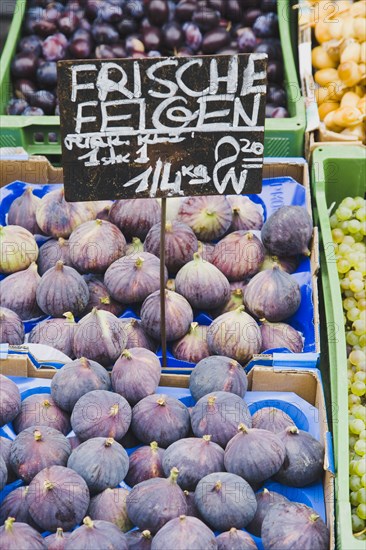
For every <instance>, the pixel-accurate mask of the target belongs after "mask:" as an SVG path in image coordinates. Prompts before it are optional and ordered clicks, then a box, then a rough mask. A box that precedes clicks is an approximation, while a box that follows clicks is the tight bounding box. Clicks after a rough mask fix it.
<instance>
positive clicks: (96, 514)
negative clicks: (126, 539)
mask: <svg viewBox="0 0 366 550" xmlns="http://www.w3.org/2000/svg"><path fill="white" fill-rule="evenodd" d="M128 493H129V491H128V490H127V489H123V488H121V487H116V488H114V489H111V488H110V487H108V488H107V489H105V490H104V491H103V492H102V493H99V494H98V495H96V496H94V497H92V498H91V499H90V506H89V510H88V516H90V517H91V518H92V519H93V520H95V519H101V520H103V521H109V522H110V523H114V524H115V525H117V527H119V529H121V531H123V532H124V533H125V532H126V531H129V530H130V529H132V527H133V525H132V523H131V522H130V520H129V518H128V516H127V507H126V499H127V495H128Z"/></svg>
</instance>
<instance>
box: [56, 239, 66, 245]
mask: <svg viewBox="0 0 366 550" xmlns="http://www.w3.org/2000/svg"><path fill="white" fill-rule="evenodd" d="M57 242H58V244H59V245H60V246H64V244H65V243H66V239H63V238H62V237H59V238H58V241H57Z"/></svg>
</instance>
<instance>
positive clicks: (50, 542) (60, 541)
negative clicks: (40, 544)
mask: <svg viewBox="0 0 366 550" xmlns="http://www.w3.org/2000/svg"><path fill="white" fill-rule="evenodd" d="M70 535H71V533H64V531H63V529H62V528H61V527H58V528H57V531H56V533H54V534H53V535H48V537H45V539H44V541H45V543H46V544H47V548H48V550H65V545H66V541H67V539H68V538H69V537H70Z"/></svg>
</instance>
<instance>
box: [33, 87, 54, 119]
mask: <svg viewBox="0 0 366 550" xmlns="http://www.w3.org/2000/svg"><path fill="white" fill-rule="evenodd" d="M29 102H30V104H31V106H32V107H39V108H41V109H42V110H43V112H44V113H45V115H52V114H53V113H54V110H55V106H56V98H55V96H54V95H53V94H52V93H51V92H49V91H48V90H37V91H36V92H34V94H32V95H31V97H30V100H29Z"/></svg>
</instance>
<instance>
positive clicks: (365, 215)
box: [356, 207, 366, 222]
mask: <svg viewBox="0 0 366 550" xmlns="http://www.w3.org/2000/svg"><path fill="white" fill-rule="evenodd" d="M356 218H357V219H358V220H359V221H360V222H364V221H365V220H366V208H365V207H363V208H362V207H361V208H359V209H358V210H357V212H356Z"/></svg>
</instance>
